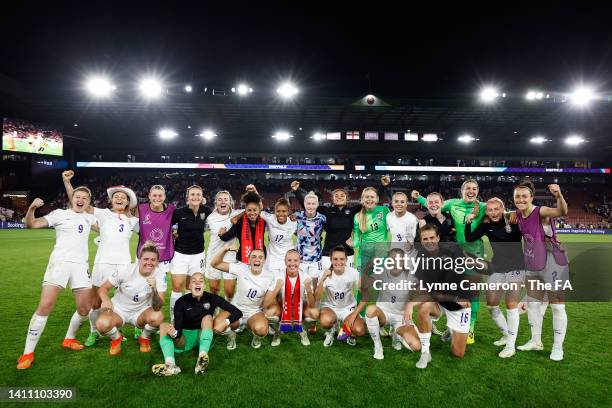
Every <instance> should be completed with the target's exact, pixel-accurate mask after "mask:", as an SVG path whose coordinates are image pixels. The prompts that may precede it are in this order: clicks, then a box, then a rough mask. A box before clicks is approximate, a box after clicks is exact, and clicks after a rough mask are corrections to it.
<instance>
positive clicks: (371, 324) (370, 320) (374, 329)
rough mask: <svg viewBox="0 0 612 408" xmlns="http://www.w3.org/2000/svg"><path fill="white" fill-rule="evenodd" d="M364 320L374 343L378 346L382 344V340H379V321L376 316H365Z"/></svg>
mask: <svg viewBox="0 0 612 408" xmlns="http://www.w3.org/2000/svg"><path fill="white" fill-rule="evenodd" d="M365 321H366V326H368V331H369V332H370V337H372V341H373V342H374V344H375V345H376V346H379V347H380V346H382V342H381V341H380V323H379V322H378V317H367V316H366V318H365Z"/></svg>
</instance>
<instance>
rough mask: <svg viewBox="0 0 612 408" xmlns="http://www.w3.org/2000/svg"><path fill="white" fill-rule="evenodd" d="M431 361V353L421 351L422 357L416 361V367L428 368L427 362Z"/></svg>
mask: <svg viewBox="0 0 612 408" xmlns="http://www.w3.org/2000/svg"><path fill="white" fill-rule="evenodd" d="M429 363H431V353H430V352H427V353H421V357H420V358H419V361H417V363H416V368H427V364H429Z"/></svg>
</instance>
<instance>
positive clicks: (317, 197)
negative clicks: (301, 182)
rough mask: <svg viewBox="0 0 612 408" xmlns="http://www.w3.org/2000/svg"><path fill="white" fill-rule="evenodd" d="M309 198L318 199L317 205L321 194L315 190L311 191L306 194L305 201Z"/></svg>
mask: <svg viewBox="0 0 612 408" xmlns="http://www.w3.org/2000/svg"><path fill="white" fill-rule="evenodd" d="M308 198H314V199H315V200H316V201H317V205H318V204H319V196H317V195H316V194H315V192H314V191H309V192H308V194H306V195H305V196H304V202H306V199H308Z"/></svg>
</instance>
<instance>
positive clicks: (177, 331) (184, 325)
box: [152, 272, 242, 377]
mask: <svg viewBox="0 0 612 408" xmlns="http://www.w3.org/2000/svg"><path fill="white" fill-rule="evenodd" d="M189 290H190V292H191V293H187V294H186V295H184V296H182V297H180V298H179V299H178V300H177V301H176V303H175V305H174V325H172V324H169V323H162V325H161V326H160V328H159V344H160V346H161V349H162V353H163V354H164V360H165V363H164V364H156V365H154V366H153V367H152V371H153V373H154V374H155V375H158V376H160V377H164V376H171V375H176V374H178V373H180V372H181V369H180V368H179V367H178V366H177V365H176V363H175V361H174V354H175V353H183V352H185V351H189V350H193V349H195V348H196V347H198V350H199V353H198V358H197V360H196V365H195V373H196V374H202V373H204V371H206V368H207V367H208V361H209V360H208V352H209V351H210V346H211V344H212V342H213V330H214V332H216V333H223V332H224V331H226V330H227V329H229V326H230V324H231V323H233V322H235V321H237V320H239V319H240V318H241V317H242V312H241V311H240V310H238V308H236V307H235V306H233V305H232V304H231V303H229V302H228V301H227V300H225V299H223V298H222V297H220V296H217V295H215V294H212V293H208V292H205V291H204V275H203V274H202V273H200V272H196V273H194V274H193V275H191V280H190V281H189ZM217 307H218V308H221V309H222V310H223V312H222V313H219V315H217V317H216V318H214V319H213V315H214V313H215V310H216V309H217Z"/></svg>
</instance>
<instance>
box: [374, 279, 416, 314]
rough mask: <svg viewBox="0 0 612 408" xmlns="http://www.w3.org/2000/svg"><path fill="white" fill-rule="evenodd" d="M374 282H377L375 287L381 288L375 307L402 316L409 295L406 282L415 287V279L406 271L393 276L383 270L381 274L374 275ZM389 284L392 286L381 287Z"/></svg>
mask: <svg viewBox="0 0 612 408" xmlns="http://www.w3.org/2000/svg"><path fill="white" fill-rule="evenodd" d="M374 280H377V281H379V282H378V283H376V287H378V288H381V290H380V291H379V292H378V298H377V299H376V306H378V307H380V308H381V309H383V310H384V311H386V312H388V313H394V314H403V313H404V307H405V306H406V303H407V302H408V301H409V300H410V294H411V291H410V290H409V289H408V288H409V286H408V285H409V284H408V282H412V283H413V284H414V285H416V284H417V283H418V280H417V279H416V277H415V276H414V275H412V274H411V273H410V272H409V271H407V270H405V271H402V272H401V273H400V274H399V275H397V276H394V275H393V274H392V273H391V272H390V271H389V270H388V269H385V270H384V271H383V272H382V273H381V274H379V275H374ZM389 284H391V285H394V286H392V287H389V286H383V285H389Z"/></svg>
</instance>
